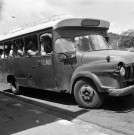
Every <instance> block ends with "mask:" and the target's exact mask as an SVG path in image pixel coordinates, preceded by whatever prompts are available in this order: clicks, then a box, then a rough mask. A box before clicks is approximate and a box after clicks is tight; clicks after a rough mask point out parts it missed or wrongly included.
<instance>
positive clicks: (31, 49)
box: [27, 41, 38, 56]
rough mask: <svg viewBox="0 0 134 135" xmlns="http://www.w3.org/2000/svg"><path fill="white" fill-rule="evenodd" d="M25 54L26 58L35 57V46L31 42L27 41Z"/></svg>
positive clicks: (36, 51) (36, 52)
mask: <svg viewBox="0 0 134 135" xmlns="http://www.w3.org/2000/svg"><path fill="white" fill-rule="evenodd" d="M27 54H28V56H35V55H37V54H38V50H37V48H36V45H35V44H34V43H33V41H29V43H28V49H27Z"/></svg>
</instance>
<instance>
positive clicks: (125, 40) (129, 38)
mask: <svg viewBox="0 0 134 135" xmlns="http://www.w3.org/2000/svg"><path fill="white" fill-rule="evenodd" d="M118 42H119V46H118V47H119V48H121V49H125V48H130V47H133V46H134V30H132V29H129V30H127V31H124V32H123V33H122V34H121V36H120V39H119V41H118Z"/></svg>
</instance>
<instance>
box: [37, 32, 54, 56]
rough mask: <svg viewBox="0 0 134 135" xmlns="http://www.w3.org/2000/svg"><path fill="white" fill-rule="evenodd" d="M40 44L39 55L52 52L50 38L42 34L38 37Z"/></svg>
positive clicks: (48, 35)
mask: <svg viewBox="0 0 134 135" xmlns="http://www.w3.org/2000/svg"><path fill="white" fill-rule="evenodd" d="M40 42H41V55H46V54H47V53H51V52H52V36H51V35H50V34H44V35H42V36H41V37H40Z"/></svg>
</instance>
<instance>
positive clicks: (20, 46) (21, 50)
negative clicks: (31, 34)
mask: <svg viewBox="0 0 134 135" xmlns="http://www.w3.org/2000/svg"><path fill="white" fill-rule="evenodd" d="M17 48H18V49H17V56H20V57H22V56H23V55H24V45H23V44H22V43H21V42H19V43H18V45H17Z"/></svg>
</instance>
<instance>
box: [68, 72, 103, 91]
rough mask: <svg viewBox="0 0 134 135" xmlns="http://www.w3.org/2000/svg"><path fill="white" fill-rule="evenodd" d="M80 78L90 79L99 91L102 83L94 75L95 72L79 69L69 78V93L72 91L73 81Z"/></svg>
mask: <svg viewBox="0 0 134 135" xmlns="http://www.w3.org/2000/svg"><path fill="white" fill-rule="evenodd" d="M80 78H88V79H91V80H92V81H93V82H94V84H95V85H96V87H97V88H98V90H99V91H101V89H100V88H101V86H102V84H101V82H100V80H99V78H98V77H97V76H96V75H95V74H93V73H91V72H88V71H81V72H77V73H74V74H73V76H72V78H71V85H70V90H71V91H70V93H71V92H72V90H73V86H74V84H75V82H76V81H77V80H79V79H80Z"/></svg>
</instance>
